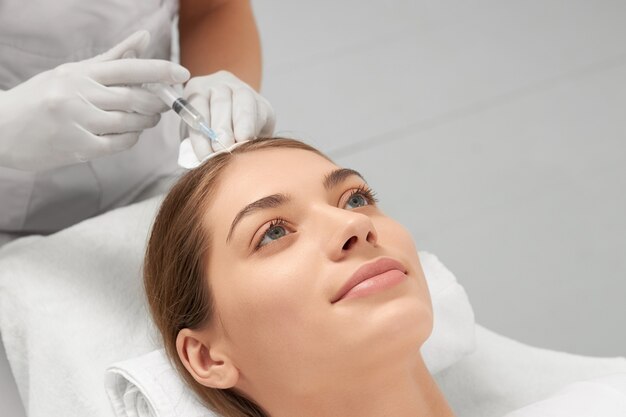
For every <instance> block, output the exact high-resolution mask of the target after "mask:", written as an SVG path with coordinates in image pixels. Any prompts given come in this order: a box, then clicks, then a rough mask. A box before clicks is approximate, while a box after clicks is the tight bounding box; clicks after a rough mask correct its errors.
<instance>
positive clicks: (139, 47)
mask: <svg viewBox="0 0 626 417" xmlns="http://www.w3.org/2000/svg"><path fill="white" fill-rule="evenodd" d="M149 43H150V32H148V31H147V30H139V31H137V32H135V33H133V34H132V35H130V36H129V37H127V38H126V39H124V40H123V41H121V42H120V43H118V44H117V45H115V46H114V47H112V48H111V49H109V50H108V51H106V52H103V53H101V54H100V55H96V56H95V57H93V58H91V59H90V60H89V61H93V62H104V61H112V60H115V59H121V58H130V56H129V53H130V54H131V55H132V54H134V55H135V56H136V57H137V56H141V55H142V54H143V52H144V51H145V49H146V47H147V46H148V44H149Z"/></svg>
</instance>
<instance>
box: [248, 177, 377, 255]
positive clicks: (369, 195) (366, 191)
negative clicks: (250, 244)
mask: <svg viewBox="0 0 626 417" xmlns="http://www.w3.org/2000/svg"><path fill="white" fill-rule="evenodd" d="M355 194H361V195H363V197H365V199H366V200H367V203H368V205H371V204H376V203H378V199H377V198H376V192H375V191H374V190H372V189H371V188H370V187H368V186H365V185H359V186H358V187H357V188H355V189H354V190H352V192H351V193H350V195H349V196H348V200H346V202H348V201H350V199H351V198H352V196H353V195H355ZM286 225H287V221H286V220H285V219H283V218H282V217H276V218H275V219H273V220H272V221H271V222H270V224H269V225H268V226H267V228H265V230H264V231H263V234H262V235H261V238H260V239H258V242H257V243H256V245H255V247H254V250H255V251H258V250H261V249H263V248H264V247H265V246H267V245H264V246H260V245H261V242H263V238H265V235H266V234H267V232H269V231H270V230H272V228H273V227H275V226H286Z"/></svg>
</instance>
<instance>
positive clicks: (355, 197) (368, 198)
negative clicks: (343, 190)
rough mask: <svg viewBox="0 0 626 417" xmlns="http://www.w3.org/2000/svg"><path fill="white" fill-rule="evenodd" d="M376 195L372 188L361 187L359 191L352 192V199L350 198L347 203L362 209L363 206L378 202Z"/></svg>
mask: <svg viewBox="0 0 626 417" xmlns="http://www.w3.org/2000/svg"><path fill="white" fill-rule="evenodd" d="M375 195H376V194H375V193H374V191H373V190H372V189H371V188H367V187H359V188H358V189H356V190H354V191H352V194H350V197H348V201H347V202H346V204H351V205H354V206H356V207H362V206H367V205H369V204H374V203H376V202H377V201H378V199H377V198H376V197H374V196H375ZM356 207H351V208H356Z"/></svg>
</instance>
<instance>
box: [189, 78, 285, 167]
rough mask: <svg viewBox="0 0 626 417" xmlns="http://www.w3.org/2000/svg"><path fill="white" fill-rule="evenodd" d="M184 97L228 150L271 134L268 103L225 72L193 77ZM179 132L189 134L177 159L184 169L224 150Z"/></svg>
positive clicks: (191, 134)
mask: <svg viewBox="0 0 626 417" xmlns="http://www.w3.org/2000/svg"><path fill="white" fill-rule="evenodd" d="M183 98H185V99H186V100H187V101H188V102H189V103H190V104H191V105H192V106H194V107H195V108H196V109H197V110H198V111H199V112H200V113H201V114H202V115H203V116H204V117H205V118H206V120H207V122H208V123H209V125H210V127H211V128H212V129H213V130H215V131H216V132H217V133H218V135H219V141H220V142H221V143H222V144H223V145H224V146H226V147H227V148H230V149H232V148H233V147H235V146H237V145H238V144H239V143H241V142H244V141H247V140H250V139H253V138H255V137H257V136H270V135H271V134H272V133H273V132H274V125H275V123H276V122H275V118H274V109H272V106H271V105H270V103H269V102H268V101H267V100H266V99H265V98H264V97H262V96H261V95H259V94H258V93H257V92H256V91H254V89H253V88H252V87H250V86H249V85H248V84H246V83H244V82H243V81H241V80H240V79H239V78H237V77H236V76H235V75H233V74H232V73H230V72H228V71H218V72H216V73H214V74H209V75H204V76H200V77H193V78H192V79H190V80H189V82H188V83H187V85H186V86H185V89H184V90H183ZM181 131H186V132H187V135H188V137H186V138H185V139H184V140H183V141H182V143H181V145H180V152H179V157H178V164H179V165H180V166H182V167H183V168H195V167H196V166H198V165H200V163H201V162H202V161H204V160H206V159H207V158H209V157H211V156H213V155H214V154H215V153H216V152H219V151H221V150H223V148H221V147H220V146H219V144H215V145H213V146H212V144H211V142H210V140H209V139H207V138H205V137H204V136H202V135H200V134H198V133H197V132H194V131H191V130H187V129H181ZM183 137H184V136H183Z"/></svg>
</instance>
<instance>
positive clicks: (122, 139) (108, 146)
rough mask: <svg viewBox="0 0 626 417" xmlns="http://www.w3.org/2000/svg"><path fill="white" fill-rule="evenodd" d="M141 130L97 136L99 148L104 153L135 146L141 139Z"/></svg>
mask: <svg viewBox="0 0 626 417" xmlns="http://www.w3.org/2000/svg"><path fill="white" fill-rule="evenodd" d="M140 134H141V132H128V133H120V134H111V135H104V136H96V138H97V143H98V147H99V150H100V152H101V153H102V154H112V153H116V152H121V151H124V150H126V149H129V148H131V147H132V146H134V145H135V144H136V143H137V141H138V140H139V135H140Z"/></svg>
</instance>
